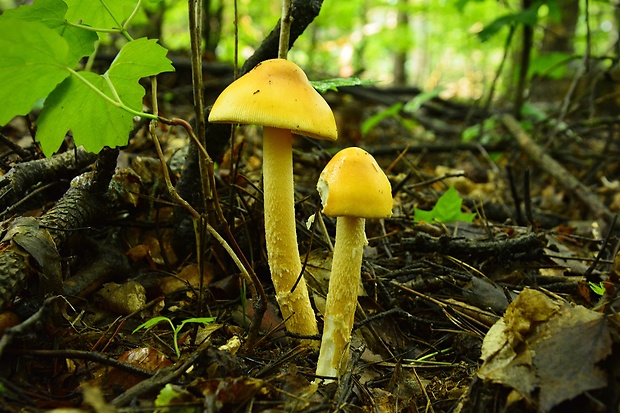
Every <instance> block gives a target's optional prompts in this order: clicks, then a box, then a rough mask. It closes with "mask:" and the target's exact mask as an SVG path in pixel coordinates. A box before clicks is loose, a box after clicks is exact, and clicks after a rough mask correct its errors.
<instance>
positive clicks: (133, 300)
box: [97, 281, 146, 315]
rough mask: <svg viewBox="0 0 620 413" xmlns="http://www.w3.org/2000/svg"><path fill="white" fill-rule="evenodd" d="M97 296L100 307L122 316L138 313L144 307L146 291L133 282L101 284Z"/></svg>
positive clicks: (140, 285)
mask: <svg viewBox="0 0 620 413" xmlns="http://www.w3.org/2000/svg"><path fill="white" fill-rule="evenodd" d="M97 296H98V298H99V299H100V300H101V306H102V307H104V308H106V309H107V310H110V311H112V312H115V313H118V314H123V315H128V314H132V313H135V312H137V311H140V310H141V309H142V308H144V306H145V305H146V290H145V289H144V287H143V286H142V284H139V283H137V282H135V281H127V282H126V283H123V284H117V283H107V284H103V287H102V288H101V290H99V292H98V293H97Z"/></svg>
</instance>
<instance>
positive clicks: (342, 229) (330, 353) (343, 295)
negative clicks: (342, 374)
mask: <svg viewBox="0 0 620 413" xmlns="http://www.w3.org/2000/svg"><path fill="white" fill-rule="evenodd" d="M365 223H366V220H365V219H364V218H356V217H338V218H337V221H336V243H335V245H334V257H333V260H332V271H331V276H330V279H329V292H328V293H327V303H326V305H325V324H324V327H323V338H322V340H321V349H320V352H319V360H318V363H317V369H316V374H317V376H327V377H338V376H339V374H338V371H339V370H340V365H341V362H342V361H346V360H347V357H346V356H347V353H348V347H347V344H348V343H349V340H350V338H351V330H352V329H353V320H354V318H355V308H356V307H357V294H358V288H359V283H360V273H361V268H362V256H363V254H364V245H366V244H367V243H368V241H367V240H366V233H365V230H364V229H365V228H364V227H365Z"/></svg>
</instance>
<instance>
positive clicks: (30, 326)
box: [0, 296, 58, 359]
mask: <svg viewBox="0 0 620 413" xmlns="http://www.w3.org/2000/svg"><path fill="white" fill-rule="evenodd" d="M57 299H58V296H54V297H49V298H46V299H45V301H43V305H42V306H41V307H40V308H39V310H38V311H37V312H36V313H34V314H33V315H31V316H30V317H29V318H28V319H27V320H26V321H24V322H23V323H21V324H18V325H16V326H15V327H10V328H7V329H6V330H4V334H3V335H2V338H1V339H0V359H2V354H3V353H4V351H5V349H6V347H7V346H8V345H9V344H11V341H13V337H15V336H16V335H19V334H25V333H28V332H30V331H32V330H34V329H35V328H36V325H37V323H40V322H42V321H43V320H44V319H45V317H47V315H48V314H49V311H50V307H51V306H52V304H53V303H54V301H56V300H57Z"/></svg>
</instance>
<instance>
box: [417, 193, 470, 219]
mask: <svg viewBox="0 0 620 413" xmlns="http://www.w3.org/2000/svg"><path fill="white" fill-rule="evenodd" d="M462 204H463V199H462V198H461V197H460V195H459V193H458V192H457V191H456V189H454V187H453V186H451V187H450V188H448V190H447V191H446V192H445V193H444V194H443V195H442V196H441V197H439V199H438V200H437V203H436V204H435V206H434V207H433V209H431V210H430V211H425V210H423V209H418V208H416V209H415V219H414V220H415V222H420V221H425V222H435V221H438V222H443V223H444V224H445V223H448V222H455V221H463V222H472V221H473V219H474V217H475V216H476V214H473V213H472V214H466V213H464V212H462V211H461V205H462Z"/></svg>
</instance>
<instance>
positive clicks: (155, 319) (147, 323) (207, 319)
mask: <svg viewBox="0 0 620 413" xmlns="http://www.w3.org/2000/svg"><path fill="white" fill-rule="evenodd" d="M162 321H167V322H168V324H170V328H171V329H172V334H173V339H174V351H175V353H176V355H177V357H181V351H180V350H179V332H180V331H181V330H182V329H183V327H184V326H185V324H188V323H199V324H203V325H207V324H210V323H212V322H214V321H215V317H198V318H188V319H185V320H183V321H181V324H179V325H176V326H175V325H174V323H173V322H172V320H171V319H169V318H168V317H164V316H159V317H153V318H151V319H150V320H147V321H145V322H144V323H142V324H140V325H139V326H138V327H136V328H135V329H134V330H133V331H132V332H131V333H132V334H134V333H135V332H136V331H139V330H142V329H149V328H152V327H154V326H156V325H157V324H159V323H161V322H162Z"/></svg>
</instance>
